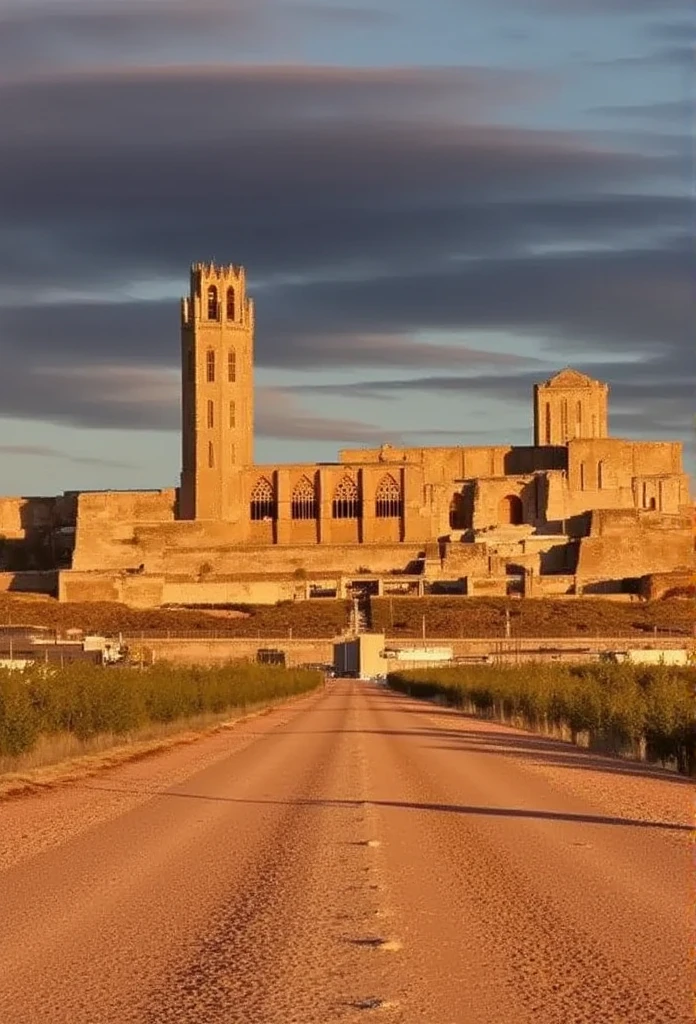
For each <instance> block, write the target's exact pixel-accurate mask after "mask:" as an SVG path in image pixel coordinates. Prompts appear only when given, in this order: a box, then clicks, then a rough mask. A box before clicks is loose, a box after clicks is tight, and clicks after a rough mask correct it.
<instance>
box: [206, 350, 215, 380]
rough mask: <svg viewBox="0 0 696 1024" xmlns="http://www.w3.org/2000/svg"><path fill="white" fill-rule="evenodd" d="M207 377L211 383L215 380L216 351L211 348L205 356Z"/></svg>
mask: <svg viewBox="0 0 696 1024" xmlns="http://www.w3.org/2000/svg"><path fill="white" fill-rule="evenodd" d="M205 379H206V380H207V381H208V383H209V384H213V383H214V382H215V352H214V351H213V349H212V348H209V349H208V351H207V352H206V356H205Z"/></svg>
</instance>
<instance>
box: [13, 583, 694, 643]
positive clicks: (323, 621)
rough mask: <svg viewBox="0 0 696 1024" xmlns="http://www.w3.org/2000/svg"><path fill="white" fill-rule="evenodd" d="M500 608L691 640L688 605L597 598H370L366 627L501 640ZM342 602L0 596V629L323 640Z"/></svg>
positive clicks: (520, 632) (524, 628)
mask: <svg viewBox="0 0 696 1024" xmlns="http://www.w3.org/2000/svg"><path fill="white" fill-rule="evenodd" d="M506 609H507V610H509V612H510V622H511V632H512V635H513V636H521V637H549V638H551V637H558V636H577V637H587V638H591V637H595V636H629V635H633V636H636V637H645V636H646V635H649V634H651V633H653V632H654V630H655V629H657V632H658V635H660V636H665V635H668V634H670V633H678V634H681V635H685V636H686V635H693V631H694V626H695V625H696V601H693V600H679V599H674V600H665V601H653V602H650V603H647V604H642V603H637V602H636V603H633V604H623V603H617V602H614V601H603V600H600V599H585V600H583V599H579V600H565V601H563V600H559V601H553V600H546V599H539V600H523V601H520V600H515V599H506V598H484V597H480V598H478V597H472V598H464V597H424V598H399V597H395V598H373V600H372V628H373V630H376V631H384V632H385V633H387V635H389V636H393V637H395V638H399V637H404V638H415V637H420V636H421V635H422V629H423V616H425V627H426V636H427V637H430V638H434V637H435V638H436V637H446V638H451V639H454V638H457V637H468V636H470V637H502V636H503V635H504V631H505V613H506ZM349 616H350V602H349V601H333V600H315V601H300V602H297V603H292V602H288V603H286V604H278V605H256V606H248V607H242V606H240V608H239V609H237V610H236V611H234V610H230V611H229V612H227V613H226V612H222V611H220V612H215V611H206V610H193V609H191V610H188V611H187V610H184V609H181V610H179V609H167V608H162V609H152V610H138V609H134V608H128V607H126V605H120V604H59V603H58V601H55V600H51V599H47V598H28V597H26V596H21V595H17V596H14V595H8V594H4V595H0V626H1V625H4V624H8V623H11V624H14V625H32V626H48V627H49V628H51V629H56V630H59V631H61V632H64V631H65V630H66V629H70V628H71V627H75V628H78V629H83V630H84V631H85V632H89V633H107V634H114V633H118V632H126V633H139V632H144V633H148V632H151V631H161V630H165V631H166V630H170V631H172V632H179V633H193V634H195V633H199V632H205V631H215V632H220V633H223V632H224V633H225V634H227V635H230V636H240V637H256V636H260V637H261V638H263V637H287V636H289V635H290V633H291V632H292V636H293V637H297V638H302V637H331V636H335V635H337V634H338V633H340V632H341V631H342V630H344V629H345V627H346V626H347V624H348V621H349Z"/></svg>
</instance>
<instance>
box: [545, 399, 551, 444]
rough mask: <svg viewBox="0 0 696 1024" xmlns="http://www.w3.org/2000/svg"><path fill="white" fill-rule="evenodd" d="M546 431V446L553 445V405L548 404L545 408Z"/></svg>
mask: <svg viewBox="0 0 696 1024" xmlns="http://www.w3.org/2000/svg"><path fill="white" fill-rule="evenodd" d="M544 421H545V422H544V431H545V435H546V444H551V403H550V402H547V403H546V405H545V407H544Z"/></svg>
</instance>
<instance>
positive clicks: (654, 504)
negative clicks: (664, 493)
mask: <svg viewBox="0 0 696 1024" xmlns="http://www.w3.org/2000/svg"><path fill="white" fill-rule="evenodd" d="M648 508H649V510H650V511H651V512H656V511H657V499H656V498H651V499H650V501H649V502H648Z"/></svg>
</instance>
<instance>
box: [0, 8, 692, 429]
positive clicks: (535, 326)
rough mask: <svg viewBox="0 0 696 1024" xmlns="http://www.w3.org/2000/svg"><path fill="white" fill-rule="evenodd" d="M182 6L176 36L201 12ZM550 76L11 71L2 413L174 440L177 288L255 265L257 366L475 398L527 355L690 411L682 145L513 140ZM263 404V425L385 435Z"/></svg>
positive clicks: (0, 133) (1, 177)
mask: <svg viewBox="0 0 696 1024" xmlns="http://www.w3.org/2000/svg"><path fill="white" fill-rule="evenodd" d="M140 6H142V5H140ZM136 7H138V5H131V6H130V7H129V5H128V4H126V5H125V6H124V7H123V8H122V9H121V16H122V17H125V16H126V15H128V13H129V11H131V14H133V11H135V9H136ZM169 7H170V8H171V9H172V10H174V8H176V10H177V11H178V13H177V14H176V17H174V16H172V19H171V23H174V22H176V18H177V17H181V18H182V19H183V20H184V22H185V21H186V18H187V17H188V14H187V11H188V12H190V10H191V9H192V8H191V6H190V5H188V6H187V7H186V8H184V7H183V6H179V7H177V5H172V4H170V5H169ZM208 9H209V8H208V7H205V9H203V8H201V10H202V11H203V15H202V16H203V17H205V11H207V10H208ZM109 10H110V11H111V14H110V16H112V15H113V16H115V12H116V10H117V9H116V8H115V7H111V8H109ZM240 10H241V9H240ZM83 13H84V11H83ZM136 14H138V17H139V16H140V13H139V12H138V11H136ZM133 16H134V17H135V15H133ZM177 24H178V22H177ZM37 31H39V32H40V31H41V29H40V28H38V29H37ZM124 31H125V29H124ZM177 31H178V30H177ZM240 31H241V29H240ZM0 45H1V44H0ZM556 84H557V83H555V82H554V81H552V80H550V79H548V78H545V77H544V76H541V75H539V74H536V73H533V74H530V73H520V72H510V71H508V72H502V71H499V70H492V69H486V68H414V67H392V68H388V69H374V68H366V67H365V68H353V67H306V66H302V65H295V66H283V67H278V66H263V65H262V64H258V65H247V66H236V67H235V66H225V65H224V64H220V65H219V66H189V67H177V66H173V65H170V66H167V67H164V66H160V67H157V68H155V67H152V68H150V69H146V70H143V69H140V68H137V67H134V66H133V65H132V62H131V64H128V63H127V62H124V63H123V64H122V65H118V66H117V64H114V66H111V67H101V68H100V67H96V66H93V67H91V68H89V69H88V70H85V69H83V70H81V71H74V70H66V69H65V68H62V67H60V68H58V69H56V67H55V66H53V65H51V64H50V63H49V64H48V65H47V66H46V68H44V69H43V70H39V69H37V67H36V66H29V67H28V68H25V69H21V68H20V69H19V70H17V69H15V71H14V72H13V77H10V78H8V79H6V80H5V81H4V83H3V82H2V81H0V137H1V138H2V139H3V159H2V161H0V196H2V197H3V198H2V202H3V205H4V209H3V216H2V218H1V219H0V354H1V356H2V359H3V370H4V372H3V377H2V379H0V402H2V404H3V409H4V410H6V414H7V415H15V416H27V415H32V416H36V417H39V418H43V419H45V420H48V421H50V422H69V423H73V424H80V425H86V426H125V427H143V428H161V429H175V428H176V426H177V423H178V412H177V407H178V383H177V378H176V373H177V362H178V340H177V334H178V307H177V302H176V297H175V296H176V292H177V291H178V290H179V288H180V287H181V290H183V288H184V287H185V277H186V269H187V266H188V264H189V263H190V262H191V260H193V259H200V258H203V259H205V258H209V257H213V258H216V259H218V260H219V261H225V262H226V261H231V260H235V261H237V262H244V263H245V264H246V265H247V267H248V269H249V274H250V282H251V290H252V292H253V294H254V295H255V297H256V299H257V310H258V337H257V352H258V363H259V365H260V366H262V367H265V368H270V369H282V370H293V369H294V370H301V371H303V372H306V371H312V370H315V369H321V370H323V371H324V372H326V371H332V370H335V371H336V378H337V380H339V379H340V375H341V372H342V371H343V370H344V369H345V368H352V369H353V371H356V370H359V371H360V372H361V373H362V372H364V374H365V377H366V378H368V377H369V376H370V375H371V371H373V370H375V371H376V370H378V369H379V370H381V371H383V370H387V371H390V372H391V371H393V373H392V374H391V375H392V377H393V379H394V380H395V381H397V380H398V379H399V378H404V379H409V380H410V379H411V376H412V375H415V374H418V373H420V374H422V376H421V378H420V379H421V380H423V379H425V380H428V379H430V380H434V381H438V380H439V381H441V382H442V387H441V388H440V390H442V389H444V388H445V387H447V384H446V383H445V382H447V381H450V382H452V383H451V384H450V387H454V381H456V379H460V380H461V381H467V382H468V384H466V386H468V387H474V388H476V387H480V388H481V389H484V390H485V388H486V387H487V386H488V385H487V384H486V381H487V380H488V379H496V380H498V381H499V382H500V381H504V380H505V379H509V380H510V381H513V380H515V381H516V383H517V386H518V387H519V386H520V383H521V382H522V383H523V382H524V381H525V380H526V376H525V375H526V374H532V373H534V375H535V376H536V370H535V365H536V364H535V363H534V362H533V361H532V359H531V355H530V353H536V355H537V357H538V359H540V360H541V361H542V362H543V364H544V365H546V363H547V362H548V363H549V364H555V365H557V364H558V363H559V362H560V363H564V362H566V361H568V358H567V357H573V358H575V357H576V356H577V354H578V352H584V353H585V355H584V358H585V360H586V361H589V362H591V361H592V360H594V359H596V358H599V356H600V355H601V356H603V357H605V358H607V359H609V360H611V359H612V358H613V359H615V360H616V365H617V366H619V365H620V360H621V358H622V357H623V358H625V357H627V356H630V358H631V359H632V360H634V361H635V362H640V360H643V361H644V362H645V364H646V365H650V367H651V372H652V373H653V375H654V377H655V379H662V380H663V381H664V386H665V388H668V389H671V388H675V389H676V390H674V392H671V391H670V392H669V393H670V394H671V393H674V394H675V395H677V394H678V393H679V392H678V388H679V387H680V382H681V381H683V380H684V379H685V377H684V376H683V375H682V376H681V377H680V376H679V375H678V374H676V373H675V372H673V367H674V366H675V365H676V364H677V362H678V361H679V360H680V359H681V360H682V364H683V366H688V360H689V353H690V351H691V348H692V347H693V341H692V334H691V326H692V323H693V312H694V309H693V302H692V299H691V289H692V283H691V282H692V270H693V266H692V264H693V257H692V250H691V242H690V240H689V239H688V238H687V237H686V236H685V225H686V224H688V223H689V218H690V215H691V214H690V200H689V198H688V197H687V196H686V195H683V194H682V195H680V194H679V191H680V188H681V185H682V183H683V179H684V167H683V154H680V153H679V152H677V151H676V149H675V147H674V139H673V138H672V139H671V140H670V141H668V140H665V139H664V138H662V137H661V135H660V133H659V131H658V129H659V128H660V127H661V123H660V121H659V119H657V118H651V119H650V122H649V123H647V124H646V127H645V129H644V130H643V131H642V132H638V131H637V130H636V132H635V136H634V138H633V142H632V143H631V140H629V139H628V138H627V137H626V136H620V135H619V133H614V138H612V139H609V138H608V137H606V136H605V137H604V138H600V137H599V136H597V135H594V134H592V133H581V132H573V131H570V130H566V131H558V130H551V129H549V130H541V129H539V128H531V127H525V122H524V112H525V110H526V111H529V112H532V113H533V105H534V104H535V103H537V102H543V101H545V99H546V98H548V96H549V91H550V90H551V91H552V90H553V88H554V87H555V85H556ZM631 119H632V120H633V118H631ZM513 120H514V121H515V122H516V123H514V124H513V123H512V122H513ZM683 191H684V190H683V189H682V192H683ZM177 282H181V286H179V284H177ZM157 296H159V298H157ZM162 296H166V298H162ZM146 300H147V301H146ZM488 332H497V333H499V334H500V333H505V334H507V341H506V342H505V345H504V346H503V347H504V348H506V351H503V352H502V353H501V352H492V351H488V344H489V342H488V341H487V340H486V334H487V333H488ZM443 338H445V339H446V340H445V341H443ZM498 347H499V346H498V345H497V344H496V348H498ZM516 347H519V348H520V352H519V353H518V352H515V348H516ZM522 352H524V353H526V354H525V355H524V356H523V355H522ZM661 370H664V373H663V376H662V378H660V377H659V372H658V371H661ZM667 371H669V372H667ZM617 372H618V371H617ZM338 386H339V387H340V384H339V385H338ZM412 386H415V385H413V384H411V383H409V384H408V385H406V386H405V388H406V389H407V388H408V387H412ZM462 386H465V385H464V384H462ZM499 387H503V384H502V383H500V384H499ZM386 391H387V389H386V388H384V389H383V391H382V393H386ZM432 393H433V394H437V393H438V390H437V389H436V388H435V387H434V386H433V389H432ZM276 398H277V396H276ZM650 402H652V403H653V405H652V406H649V407H651V408H656V406H655V405H654V402H655V396H653V398H651V399H649V403H650ZM263 408H264V407H263V405H260V419H259V425H260V429H261V430H262V431H265V432H268V431H270V432H271V435H270V436H281V437H288V436H290V437H295V438H296V439H297V440H304V439H308V438H310V437H331V438H335V439H336V440H338V441H340V442H342V443H352V442H358V443H362V442H366V443H369V442H370V441H372V440H373V439H375V438H376V437H377V435H378V434H379V436H380V437H383V436H384V429H383V427H382V426H381V425H373V424H371V423H363V422H362V421H361V420H360V419H359V418H358V419H356V420H340V419H338V420H331V421H327V420H323V419H322V418H321V417H310V416H308V415H307V413H306V411H303V410H302V409H301V408H296V407H294V406H292V405H288V403H287V400H286V401H285V404H284V405H283V404H282V403H280V402H279V401H276V403H274V404H273V403H272V405H271V407H267V409H266V412H264V416H265V417H266V418H265V420H264V419H263V418H261V411H262V410H263ZM680 408H681V406H680ZM273 417H275V420H274V419H273ZM659 422H662V420H660V421H659ZM264 423H265V425H264ZM282 423H285V424H286V426H285V427H284V428H283V427H282V425H281V424H282ZM331 423H332V424H333V426H331V425H330V424H331ZM649 429H650V424H649V423H647V425H646V430H649ZM288 430H290V431H291V433H290V434H288ZM273 432H275V433H273Z"/></svg>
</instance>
